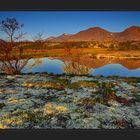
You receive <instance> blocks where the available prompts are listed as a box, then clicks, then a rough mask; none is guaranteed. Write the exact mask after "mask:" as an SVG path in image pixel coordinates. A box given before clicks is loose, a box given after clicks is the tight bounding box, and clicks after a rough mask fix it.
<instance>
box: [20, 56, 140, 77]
mask: <svg viewBox="0 0 140 140" xmlns="http://www.w3.org/2000/svg"><path fill="white" fill-rule="evenodd" d="M34 63H36V64H35V65H34ZM63 67H65V62H64V61H62V60H59V59H51V58H40V59H37V61H36V60H35V59H31V60H29V62H28V64H27V66H26V67H25V68H24V69H23V71H22V72H23V73H30V72H32V73H35V72H48V73H54V74H63V73H66V72H65V71H64V70H63ZM89 74H91V75H93V76H97V75H103V76H126V77H140V67H137V68H136V69H135V68H133V69H128V68H126V67H125V66H123V65H122V64H117V63H115V64H106V65H103V66H100V67H96V68H93V67H91V68H90V72H89Z"/></svg>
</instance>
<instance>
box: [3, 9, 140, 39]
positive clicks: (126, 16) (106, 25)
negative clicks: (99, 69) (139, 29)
mask: <svg viewBox="0 0 140 140" xmlns="http://www.w3.org/2000/svg"><path fill="white" fill-rule="evenodd" d="M7 17H8V18H16V19H17V20H18V21H19V22H20V23H23V24H24V27H23V28H22V31H23V32H26V33H27V35H26V39H29V40H31V39H32V38H33V37H34V36H35V35H36V34H37V33H39V32H43V34H44V37H45V38H47V37H50V36H59V35H61V34H63V33H67V34H75V33H77V32H79V31H81V30H85V29H88V28H90V27H101V28H103V29H106V30H108V31H110V32H121V31H123V30H125V29H126V28H128V27H130V26H140V11H7V12H0V21H1V20H3V19H5V18H7ZM4 36H5V35H4V34H3V33H2V32H0V38H3V37H4Z"/></svg>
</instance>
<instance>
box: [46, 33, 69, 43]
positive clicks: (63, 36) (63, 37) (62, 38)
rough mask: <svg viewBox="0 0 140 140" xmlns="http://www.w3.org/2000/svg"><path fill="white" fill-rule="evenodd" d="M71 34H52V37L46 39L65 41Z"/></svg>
mask: <svg viewBox="0 0 140 140" xmlns="http://www.w3.org/2000/svg"><path fill="white" fill-rule="evenodd" d="M70 36H71V35H70V34H66V33H64V34H62V35H60V36H58V37H53V36H51V37H49V38H47V40H46V41H51V42H63V41H67V40H68V39H69V37H70Z"/></svg>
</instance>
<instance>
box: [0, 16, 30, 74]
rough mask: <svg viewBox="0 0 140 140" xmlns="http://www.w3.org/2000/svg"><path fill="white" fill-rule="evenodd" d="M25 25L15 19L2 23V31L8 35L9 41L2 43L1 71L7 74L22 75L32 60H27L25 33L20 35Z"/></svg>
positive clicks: (0, 49)
mask: <svg viewBox="0 0 140 140" xmlns="http://www.w3.org/2000/svg"><path fill="white" fill-rule="evenodd" d="M22 27H23V24H20V23H19V22H18V21H17V20H16V19H15V18H6V19H5V20H2V21H1V22H0V30H1V31H2V32H4V33H5V34H6V38H7V39H8V40H9V41H7V42H6V41H1V43H0V71H1V72H4V73H6V74H12V75H15V74H20V73H21V71H22V69H23V68H24V67H25V66H26V64H27V63H28V60H29V59H31V57H29V58H25V56H24V52H23V47H24V45H25V44H24V43H23V42H22V41H21V39H22V38H23V37H24V35H25V33H22V32H21V33H19V31H20V29H21V28H22Z"/></svg>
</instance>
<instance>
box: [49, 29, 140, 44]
mask: <svg viewBox="0 0 140 140" xmlns="http://www.w3.org/2000/svg"><path fill="white" fill-rule="evenodd" d="M47 41H50V42H63V41H119V42H125V41H140V27H139V26H131V27H129V28H127V29H126V30H124V31H122V32H109V31H107V30H104V29H102V28H100V27H93V28H89V29H86V30H83V31H80V32H78V33H76V34H73V35H72V34H62V35H60V36H58V37H49V38H47Z"/></svg>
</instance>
